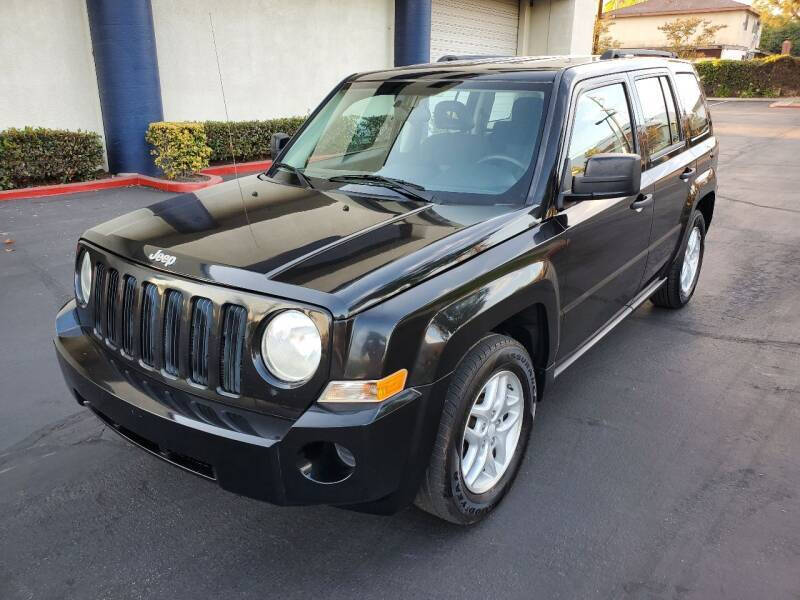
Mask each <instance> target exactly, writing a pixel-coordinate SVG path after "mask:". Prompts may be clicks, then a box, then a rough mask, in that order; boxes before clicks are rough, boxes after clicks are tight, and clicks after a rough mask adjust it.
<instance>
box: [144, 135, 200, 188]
mask: <svg viewBox="0 0 800 600" xmlns="http://www.w3.org/2000/svg"><path fill="white" fill-rule="evenodd" d="M145 140H147V143H148V144H150V145H152V146H153V149H152V150H150V154H152V155H153V156H154V157H155V159H154V162H155V164H156V166H157V167H158V168H159V169H161V170H162V171H164V175H166V177H167V179H178V178H180V177H183V178H185V177H190V176H192V175H193V174H195V173H197V172H198V171H199V170H200V169H203V168H205V167H207V166H208V157H209V156H211V149H210V148H209V147H208V146H207V145H206V132H205V129H204V127H203V124H202V123H185V122H178V123H171V122H166V121H159V122H156V123H150V126H149V127H148V128H147V133H146V134H145Z"/></svg>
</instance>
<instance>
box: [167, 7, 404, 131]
mask: <svg viewBox="0 0 800 600" xmlns="http://www.w3.org/2000/svg"><path fill="white" fill-rule="evenodd" d="M152 6H153V22H154V26H155V34H156V47H157V52H158V68H159V74H160V77H161V94H162V100H163V105H164V118H165V119H166V120H173V121H175V120H194V119H196V120H205V119H219V120H223V119H224V118H225V112H224V107H223V103H222V94H221V92H220V82H219V77H218V74H217V67H216V58H215V55H214V48H213V45H212V40H211V29H210V27H209V12H210V13H211V15H212V17H213V20H214V30H215V32H216V39H217V48H218V50H219V60H220V66H221V71H222V79H223V83H224V85H225V95H226V97H227V102H228V113H229V116H230V118H231V119H232V120H243V119H266V118H272V117H284V116H291V115H305V114H307V113H308V112H309V111H311V110H313V109H314V108H315V107H316V106H317V104H319V102H320V101H321V100H322V99H323V98H324V97H325V95H326V94H327V93H328V92H329V91H330V90H331V88H332V87H333V86H334V85H335V84H336V83H338V82H339V81H341V80H342V79H343V78H344V77H345V76H347V75H350V74H351V73H354V72H356V71H367V70H370V69H381V68H386V67H390V66H392V64H393V53H394V50H393V49H394V2H393V0H347V1H346V2H343V1H339V0H302V1H299V2H286V1H285V0H227V1H226V2H224V3H221V2H219V0H194V1H193V2H191V3H187V2H186V0H152Z"/></svg>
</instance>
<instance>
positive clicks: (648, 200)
mask: <svg viewBox="0 0 800 600" xmlns="http://www.w3.org/2000/svg"><path fill="white" fill-rule="evenodd" d="M652 203H653V194H639V195H638V196H637V197H636V200H634V201H633V204H631V208H632V209H633V210H635V211H636V212H642V209H643V208H646V207H648V206H650V205H651V204H652Z"/></svg>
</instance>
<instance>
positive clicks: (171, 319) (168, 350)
mask: <svg viewBox="0 0 800 600" xmlns="http://www.w3.org/2000/svg"><path fill="white" fill-rule="evenodd" d="M166 298H167V301H166V308H165V309H164V336H163V339H164V370H165V371H166V372H167V373H169V374H170V375H175V376H177V375H178V367H179V363H180V350H181V346H180V343H181V314H182V312H183V294H181V293H180V292H178V291H176V290H168V291H167V295H166Z"/></svg>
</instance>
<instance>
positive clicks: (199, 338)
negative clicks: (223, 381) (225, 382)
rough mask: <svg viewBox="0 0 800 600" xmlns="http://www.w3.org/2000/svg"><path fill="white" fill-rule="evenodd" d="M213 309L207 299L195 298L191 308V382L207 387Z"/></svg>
mask: <svg viewBox="0 0 800 600" xmlns="http://www.w3.org/2000/svg"><path fill="white" fill-rule="evenodd" d="M213 308H214V307H213V305H212V304H211V300H209V299H208V298H195V300H194V303H193V306H192V342H191V343H192V346H191V362H192V381H194V382H195V383H199V384H200V385H208V343H209V340H210V338H211V323H212V318H213Z"/></svg>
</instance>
